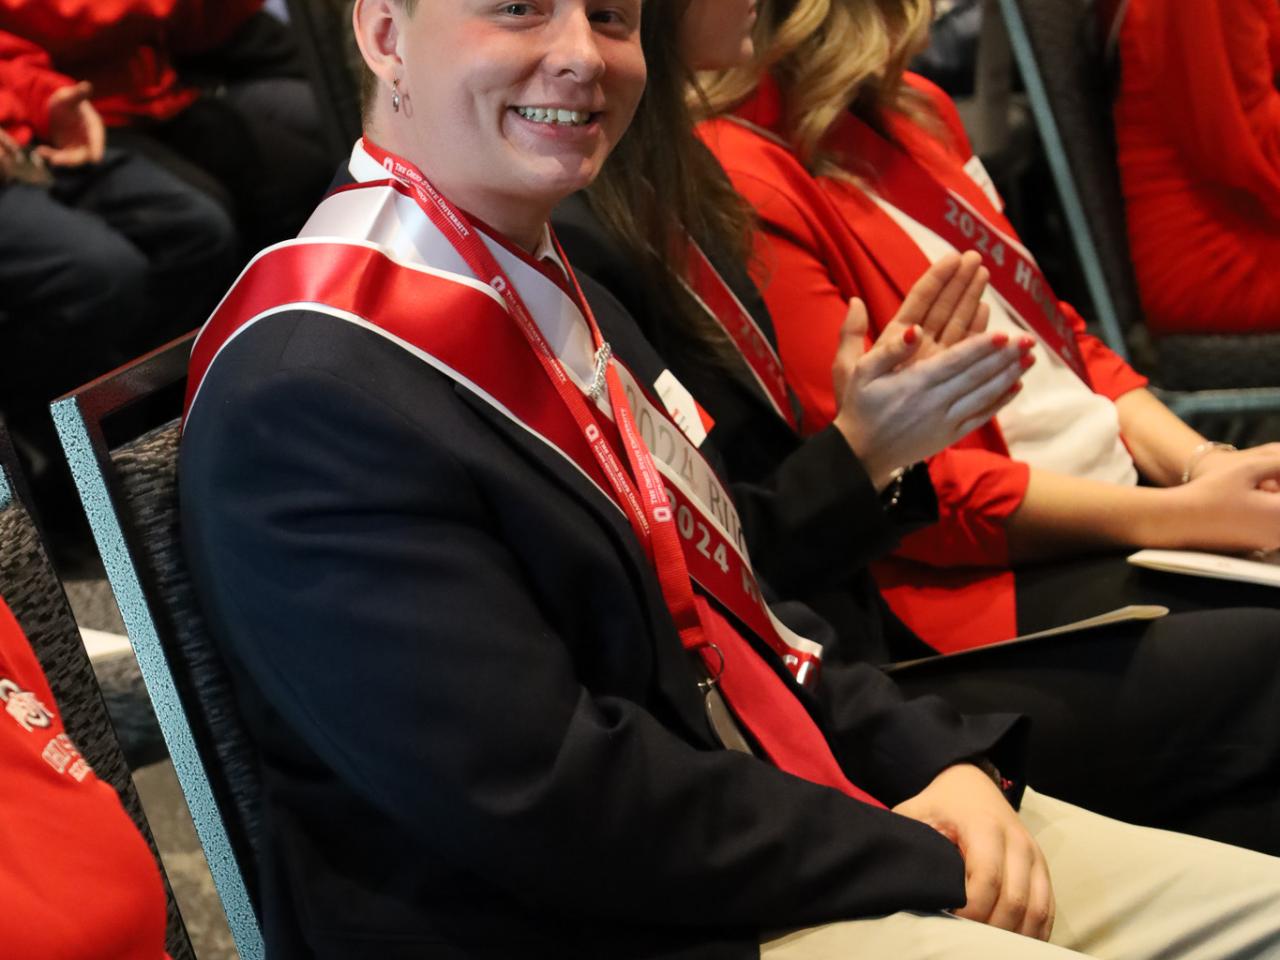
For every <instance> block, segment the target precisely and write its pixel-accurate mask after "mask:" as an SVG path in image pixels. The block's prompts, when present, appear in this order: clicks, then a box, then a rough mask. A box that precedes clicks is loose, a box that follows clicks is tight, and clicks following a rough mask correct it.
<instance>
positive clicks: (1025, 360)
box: [1018, 353, 1036, 370]
mask: <svg viewBox="0 0 1280 960" xmlns="http://www.w3.org/2000/svg"><path fill="white" fill-rule="evenodd" d="M1018 362H1019V363H1020V364H1022V369H1023V370H1026V369H1027V368H1029V367H1030V366H1031V365H1032V364H1033V363H1035V362H1036V358H1035V357H1034V356H1032V355H1031V354H1029V353H1024V354H1023V355H1022V359H1021V360H1019V361H1018Z"/></svg>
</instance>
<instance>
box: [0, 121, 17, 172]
mask: <svg viewBox="0 0 1280 960" xmlns="http://www.w3.org/2000/svg"><path fill="white" fill-rule="evenodd" d="M21 161H22V147H20V146H19V145H18V141H17V140H15V139H13V137H11V136H9V135H8V134H7V133H5V132H4V130H0V184H5V183H8V182H9V181H10V180H12V179H13V175H14V173H15V172H16V171H17V169H18V164H19V163H20V162H21Z"/></svg>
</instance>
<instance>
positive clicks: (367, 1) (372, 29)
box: [351, 0, 404, 87]
mask: <svg viewBox="0 0 1280 960" xmlns="http://www.w3.org/2000/svg"><path fill="white" fill-rule="evenodd" d="M403 16H404V8H403V7H402V6H401V5H400V3H399V2H398V0H356V2H355V5H354V6H353V7H352V9H351V25H352V27H353V28H354V29H355V34H356V44H357V45H358V46H359V47H360V54H361V55H362V56H363V57H364V62H365V63H366V64H368V65H369V69H370V70H372V71H373V74H374V76H376V77H377V78H378V80H379V81H380V82H381V83H382V84H384V85H385V86H387V87H390V86H391V83H392V81H393V80H395V79H397V78H399V77H400V75H401V65H402V62H401V60H400V53H399V45H400V18H401V17H403Z"/></svg>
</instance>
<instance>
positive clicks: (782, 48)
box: [704, 0, 933, 179]
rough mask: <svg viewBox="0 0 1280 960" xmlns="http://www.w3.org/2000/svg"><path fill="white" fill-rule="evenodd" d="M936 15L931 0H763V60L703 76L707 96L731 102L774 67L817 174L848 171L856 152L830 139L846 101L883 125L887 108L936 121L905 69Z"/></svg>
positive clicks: (711, 101)
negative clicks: (837, 149)
mask: <svg viewBox="0 0 1280 960" xmlns="http://www.w3.org/2000/svg"><path fill="white" fill-rule="evenodd" d="M932 15H933V3H932V0H764V5H763V7H762V9H761V11H760V18H759V20H758V21H757V23H756V32H755V44H756V58H755V61H754V62H753V63H751V64H749V65H747V66H743V67H737V68H734V69H732V70H727V71H724V72H723V73H720V74H717V75H716V76H714V77H708V78H704V88H705V90H706V99H707V103H708V105H709V106H710V108H711V111H712V112H713V113H724V112H727V111H730V110H732V109H734V108H735V107H736V106H737V105H738V104H740V103H741V102H742V101H743V100H745V99H746V98H747V97H748V96H749V95H750V94H751V92H752V91H753V90H754V89H755V88H756V86H757V85H758V84H759V82H760V79H761V77H762V76H764V74H766V73H768V74H770V75H772V77H773V78H774V79H775V80H776V81H777V83H778V86H779V88H780V89H781V92H782V100H783V124H784V131H783V135H784V137H785V138H786V139H787V140H788V142H789V143H790V144H791V146H792V148H793V149H794V150H795V151H796V154H797V155H798V156H799V157H800V160H801V162H802V163H804V164H805V166H806V167H807V168H808V170H809V171H810V172H811V173H814V174H816V175H825V176H835V177H839V178H842V179H849V178H851V177H852V176H853V173H852V169H853V168H854V167H855V166H856V163H857V158H853V157H838V156H835V155H833V154H831V153H830V152H829V151H828V150H827V149H826V148H825V147H824V144H823V140H824V138H825V137H826V133H827V131H828V130H829V129H830V128H831V125H832V123H834V122H835V121H836V119H837V118H838V117H839V116H840V115H841V114H842V113H844V111H846V110H848V109H850V108H852V109H853V110H854V112H855V113H857V114H858V115H859V116H861V117H862V118H863V119H864V120H866V121H867V122H868V123H870V124H872V125H873V126H875V127H877V128H879V129H881V130H882V131H883V129H884V116H885V113H886V112H888V111H898V112H901V113H905V114H907V115H909V116H911V117H912V118H913V119H916V120H918V121H921V122H925V123H929V122H930V119H931V118H930V116H929V113H928V110H927V108H926V106H925V104H924V101H923V99H922V98H920V97H918V96H917V95H916V94H915V93H914V92H912V91H911V90H910V89H909V88H907V87H904V85H903V83H902V74H903V71H904V70H905V69H906V66H907V63H908V61H909V60H910V59H911V58H912V57H913V56H914V55H915V54H916V53H917V52H919V50H921V49H923V46H924V43H925V40H926V38H927V36H928V30H929V24H930V23H931V21H932V18H933V17H932Z"/></svg>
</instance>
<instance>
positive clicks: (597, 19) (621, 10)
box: [590, 3, 639, 28]
mask: <svg viewBox="0 0 1280 960" xmlns="http://www.w3.org/2000/svg"><path fill="white" fill-rule="evenodd" d="M590 16H591V22H592V23H598V24H601V25H604V26H620V27H627V28H629V27H630V26H631V25H632V24H633V23H635V22H636V21H637V20H638V19H639V10H638V9H633V8H632V5H628V4H625V3H623V4H617V5H615V6H609V7H600V8H599V9H597V10H593V11H592V12H591V15H590Z"/></svg>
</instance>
